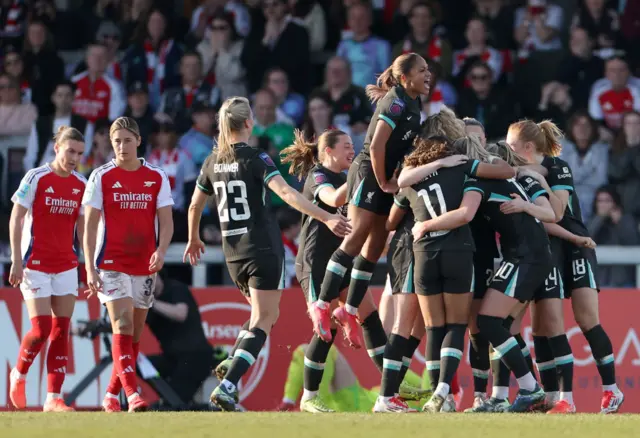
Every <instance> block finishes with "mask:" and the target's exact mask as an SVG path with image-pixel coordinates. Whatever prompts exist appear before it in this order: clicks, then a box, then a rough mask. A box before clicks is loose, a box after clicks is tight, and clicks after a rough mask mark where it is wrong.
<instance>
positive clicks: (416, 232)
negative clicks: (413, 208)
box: [411, 222, 428, 242]
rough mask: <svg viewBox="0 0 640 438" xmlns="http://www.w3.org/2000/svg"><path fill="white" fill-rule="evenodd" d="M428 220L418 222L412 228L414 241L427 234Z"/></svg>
mask: <svg viewBox="0 0 640 438" xmlns="http://www.w3.org/2000/svg"><path fill="white" fill-rule="evenodd" d="M427 231H428V230H427V222H416V224H415V225H414V226H413V228H411V234H413V241H414V242H415V241H416V240H420V239H422V238H423V237H424V235H425V234H427Z"/></svg>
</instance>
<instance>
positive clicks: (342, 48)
mask: <svg viewBox="0 0 640 438" xmlns="http://www.w3.org/2000/svg"><path fill="white" fill-rule="evenodd" d="M347 21H348V24H349V29H350V30H351V32H352V35H351V37H350V38H347V39H343V40H342V41H341V42H340V44H339V45H338V50H337V52H336V55H338V56H341V57H343V58H345V59H346V60H348V61H349V63H350V64H351V74H352V82H353V83H354V84H355V85H358V86H359V87H363V88H364V87H366V86H367V85H369V84H375V82H376V78H377V75H379V74H380V73H382V72H383V71H384V69H386V68H387V67H388V66H389V65H390V64H391V47H390V46H389V43H388V42H387V41H386V40H383V39H381V38H378V37H376V36H374V35H372V33H371V24H372V11H371V6H370V5H369V4H368V3H364V2H357V3H354V4H353V5H351V7H349V10H348V13H347Z"/></svg>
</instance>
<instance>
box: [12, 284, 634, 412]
mask: <svg viewBox="0 0 640 438" xmlns="http://www.w3.org/2000/svg"><path fill="white" fill-rule="evenodd" d="M639 292H640V291H638V290H632V289H625V290H622V289H621V290H604V291H602V292H601V294H600V314H601V320H602V325H603V327H604V328H605V329H606V330H607V332H608V333H609V335H610V337H611V341H612V343H613V347H614V354H615V362H616V366H617V379H618V385H619V386H620V388H621V389H622V390H623V391H624V392H625V395H626V399H625V404H624V406H623V408H622V409H623V411H624V412H640V391H637V390H636V388H637V386H640V339H639V338H638V331H640V321H639V320H638V318H637V317H636V312H637V309H638V308H640V293H639ZM193 293H194V296H195V298H196V301H197V302H198V305H199V306H200V312H201V315H202V325H203V329H204V331H205V333H206V336H207V338H208V339H209V341H210V342H211V343H212V344H214V345H232V344H233V343H234V341H235V338H236V336H237V334H238V332H239V331H240V330H241V326H242V324H243V323H244V322H245V321H246V320H247V319H248V318H249V314H250V308H249V305H248V304H247V302H246V301H245V299H244V298H243V297H242V296H241V295H240V293H239V292H238V291H237V290H236V289H232V288H222V287H213V288H207V289H195V290H194V291H193ZM374 293H375V294H376V296H379V294H380V290H375V291H374ZM101 311H102V309H101V307H100V305H99V303H98V301H97V300H96V299H92V300H90V301H87V300H85V299H84V298H80V299H79V300H78V302H77V304H76V310H75V313H74V316H73V321H74V322H75V321H79V320H89V319H96V318H98V317H99V316H100V312H101ZM565 324H566V327H567V328H568V335H569V340H570V342H571V347H572V349H573V355H574V357H575V365H576V367H575V375H574V399H575V401H576V406H577V408H578V411H580V412H597V411H598V410H599V404H600V398H601V394H602V391H601V385H600V377H599V375H598V372H597V370H596V366H595V363H594V360H593V357H592V356H591V351H590V349H589V345H588V344H587V342H586V341H585V339H584V336H582V334H581V332H580V329H579V328H578V327H577V325H576V323H575V321H574V319H573V315H572V312H571V307H570V305H569V303H566V307H565ZM523 327H524V329H523V335H524V338H525V340H526V341H527V343H528V344H529V345H530V347H531V353H532V354H533V340H532V337H531V327H530V325H529V322H528V318H527V320H526V321H525V323H524V324H523ZM29 328H30V321H29V318H28V315H27V313H26V308H25V307H24V304H23V302H22V297H21V294H20V292H19V291H18V290H16V289H0V361H1V363H2V364H3V365H2V366H0V410H6V409H7V408H8V405H9V397H8V392H9V371H10V369H11V367H12V366H13V364H14V363H15V360H16V357H17V354H18V350H19V346H20V339H21V337H22V334H24V333H26V332H27V331H28V330H29ZM310 337H311V323H310V321H309V319H308V317H307V314H306V308H305V303H304V299H303V297H302V293H301V292H300V291H299V290H296V289H293V290H287V291H285V292H284V295H283V298H282V305H281V311H280V320H279V321H278V324H276V326H275V328H274V329H273V332H272V333H271V335H270V336H269V338H268V340H267V343H266V345H265V348H264V349H263V351H262V353H261V354H260V357H259V358H258V360H257V361H256V363H255V364H254V366H253V367H252V368H251V369H250V371H249V373H248V374H247V375H246V376H245V378H243V381H242V392H241V394H242V396H241V397H242V398H241V403H242V405H243V406H244V407H245V408H247V409H249V410H271V409H274V408H275V406H277V405H278V403H279V402H280V400H281V398H282V390H283V385H284V382H285V379H286V375H287V369H288V366H289V361H290V359H291V354H292V351H293V350H294V349H295V348H296V347H297V346H298V345H300V344H302V343H307V342H308V341H309V339H310ZM338 348H339V349H340V351H341V352H342V353H343V354H344V355H345V357H346V358H347V360H348V361H349V364H350V365H351V367H352V368H353V370H354V371H355V372H356V374H357V376H358V379H359V381H360V383H361V384H362V385H363V386H365V387H373V386H377V385H379V384H380V373H379V372H378V370H377V369H376V368H375V366H374V365H373V363H372V362H371V360H370V359H369V357H368V356H367V353H366V351H365V350H364V349H362V350H358V351H356V350H353V349H351V348H349V347H346V346H345V345H343V344H341V343H339V345H338ZM141 350H142V351H143V352H144V353H148V354H152V353H157V352H158V343H157V341H156V340H155V339H154V338H153V336H152V335H151V334H150V333H145V336H144V337H143V339H142V344H141ZM467 350H468V349H467ZM423 351H424V343H423V345H422V346H421V347H420V349H419V351H418V352H417V353H416V357H415V358H414V361H413V364H412V368H413V369H414V371H416V372H418V373H421V372H422V370H423V369H424V359H423V357H422V354H421V352H423ZM467 353H468V352H465V356H466V355H467ZM108 354H110V352H108V351H105V348H104V345H103V344H102V343H101V342H100V341H99V339H96V340H94V341H88V340H86V339H80V338H77V337H73V338H72V342H71V351H70V354H69V359H70V361H69V365H68V366H67V377H66V380H65V384H64V388H65V389H66V390H67V391H68V390H70V388H72V387H73V386H75V385H76V384H77V383H78V382H79V381H80V380H81V379H82V378H83V377H84V376H85V375H86V374H87V373H88V372H89V371H90V370H91V369H92V368H93V367H94V366H95V365H96V363H97V362H98V361H99V358H100V357H102V356H105V355H108ZM43 358H44V355H43V354H42V353H41V354H40V355H38V357H37V358H36V360H35V361H34V364H33V366H32V368H31V370H30V372H29V377H28V379H27V387H26V388H27V389H26V391H27V403H28V406H29V407H30V408H35V409H37V408H38V407H40V406H41V405H42V402H43V401H44V398H45V395H46V380H47V379H46V365H45V362H46V361H45V360H44V359H43ZM110 374H111V367H108V368H107V369H106V370H105V371H104V373H103V374H102V375H101V376H100V378H99V379H97V380H96V381H94V382H93V383H92V384H91V385H90V386H89V387H88V388H87V390H86V391H85V392H84V393H83V394H82V395H81V396H80V398H79V399H78V400H77V402H76V405H75V406H76V408H84V409H91V408H98V407H99V406H100V404H101V401H102V397H103V395H104V391H105V388H106V385H107V383H108V380H109V376H110ZM459 376H460V383H461V386H462V387H463V389H464V390H465V402H464V406H465V407H467V406H469V405H470V404H471V398H472V394H473V387H472V377H471V370H470V369H469V361H468V358H466V357H465V360H464V361H463V364H462V368H461V370H460V372H459ZM513 392H515V386H514V385H513V382H512V393H513ZM145 394H146V395H147V396H148V395H149V392H148V391H147V392H145Z"/></svg>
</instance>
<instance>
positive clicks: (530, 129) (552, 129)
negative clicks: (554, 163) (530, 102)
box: [509, 120, 564, 157]
mask: <svg viewBox="0 0 640 438" xmlns="http://www.w3.org/2000/svg"><path fill="white" fill-rule="evenodd" d="M509 132H510V133H512V134H513V135H515V136H517V139H518V140H520V141H522V142H524V143H527V142H531V143H533V144H534V146H535V148H536V152H537V153H539V154H542V155H544V156H547V157H557V156H558V155H560V151H561V150H562V146H561V145H560V140H561V139H562V137H564V134H563V133H562V131H561V130H560V128H558V127H557V126H556V124H555V123H553V122H552V121H550V120H544V121H542V122H540V123H535V122H533V121H531V120H520V121H519V122H516V123H512V124H511V125H510V126H509Z"/></svg>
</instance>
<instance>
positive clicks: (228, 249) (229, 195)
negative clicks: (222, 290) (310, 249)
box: [197, 143, 284, 262]
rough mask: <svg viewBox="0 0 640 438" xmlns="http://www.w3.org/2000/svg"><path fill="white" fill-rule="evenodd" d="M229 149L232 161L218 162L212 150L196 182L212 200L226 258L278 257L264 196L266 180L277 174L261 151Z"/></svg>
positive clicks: (276, 235)
mask: <svg viewBox="0 0 640 438" xmlns="http://www.w3.org/2000/svg"><path fill="white" fill-rule="evenodd" d="M232 147H233V149H234V152H235V159H234V160H233V161H231V162H228V163H219V162H218V159H217V150H214V151H213V152H212V153H211V155H209V156H208V157H207V159H206V160H205V162H204V163H203V165H202V170H201V171H200V176H199V177H198V182H197V187H198V189H199V190H201V191H202V192H204V193H205V194H207V195H209V196H214V198H215V203H216V205H217V210H218V218H219V220H220V230H221V233H222V249H223V251H224V256H225V259H226V260H227V261H228V262H230V261H237V260H246V259H252V258H255V257H259V256H263V257H264V256H269V255H270V253H273V254H276V255H278V256H281V254H282V253H283V251H284V248H283V245H282V239H281V238H280V230H279V228H278V224H277V222H276V220H275V217H274V214H273V212H272V211H271V203H270V196H269V194H268V193H267V190H268V188H267V184H268V182H269V180H270V179H271V178H273V177H274V176H276V175H280V172H279V171H278V169H277V168H276V166H275V164H274V162H273V160H271V158H270V157H269V155H268V154H267V153H266V152H264V151H263V150H261V149H257V148H254V147H251V146H249V145H247V144H246V143H236V144H234V145H233V146H232Z"/></svg>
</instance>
